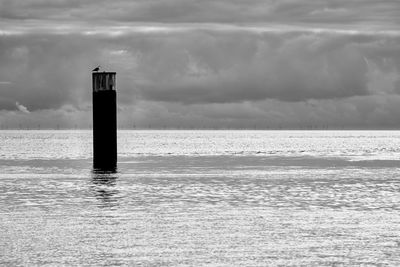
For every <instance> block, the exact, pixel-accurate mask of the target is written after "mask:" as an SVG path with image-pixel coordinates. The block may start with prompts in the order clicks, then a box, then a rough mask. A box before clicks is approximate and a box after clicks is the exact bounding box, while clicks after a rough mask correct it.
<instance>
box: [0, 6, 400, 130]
mask: <svg viewBox="0 0 400 267" xmlns="http://www.w3.org/2000/svg"><path fill="white" fill-rule="evenodd" d="M399 8H400V2H398V1H397V0H396V1H392V0H386V1H372V0H351V1H345V0H318V1H317V0H315V1H310V0H279V1H276V0H267V1H265V0H249V1H239V0H204V1H195V0H170V1H166V0H157V1H156V0H146V1H144V0H136V1H122V0H114V1H105V0H85V1H78V0H26V1H15V0H12V1H10V0H0V62H1V64H0V92H1V94H0V110H3V111H1V112H0V113H1V114H0V123H1V122H2V121H3V122H4V121H6V122H10V123H11V122H13V120H15V122H14V123H16V122H17V121H22V123H28V122H29V121H34V123H40V122H42V123H43V122H44V121H46V122H48V123H51V122H52V121H54V122H55V121H56V120H55V118H53V117H52V115H54V116H56V117H57V118H58V119H59V120H60V121H62V122H65V123H66V124H67V125H71V123H70V122H68V117H69V116H70V117H71V118H74V120H76V119H77V118H79V117H82V118H85V120H87V122H86V123H87V124H88V123H89V121H88V120H89V119H90V106H89V105H90V101H91V80H90V71H91V69H92V68H93V67H94V66H97V65H102V66H104V67H105V68H106V69H109V70H115V71H117V73H118V76H117V80H118V82H117V84H118V97H119V102H120V108H121V110H120V113H121V114H120V117H121V119H122V120H126V121H127V122H128V121H131V120H133V119H135V120H137V121H139V122H142V123H144V124H146V123H149V120H152V121H151V123H153V124H155V125H157V124H158V125H161V124H162V123H164V122H170V123H174V122H176V123H179V122H182V123H188V124H190V123H191V122H193V121H194V122H198V123H209V125H220V124H222V123H223V121H224V120H226V121H227V122H229V123H232V124H233V125H236V126H241V125H242V126H250V124H253V122H254V120H255V121H257V122H258V123H261V122H262V121H263V120H269V121H271V122H274V123H276V125H279V122H282V123H287V124H291V125H294V124H296V123H297V122H301V123H311V122H312V121H319V122H321V123H323V122H324V121H330V122H331V123H334V122H337V123H343V124H349V125H351V124H352V123H353V124H355V123H358V122H360V123H362V124H364V125H379V123H380V122H381V121H383V120H385V119H387V120H390V121H391V122H394V123H395V122H396V118H397V117H396V116H397V115H398V114H399V109H398V108H397V106H396V105H397V104H398V103H400V102H399V101H400V100H399V97H398V94H399V93H400V46H399V43H400V31H399V24H400V17H399V16H398V14H400V10H399ZM16 103H18V105H16ZM18 107H19V108H18ZM22 107H25V108H26V111H29V112H22V111H21V108H22ZM22 110H25V109H23V108H22ZM398 117H400V116H398ZM247 121H249V122H247ZM247 123H250V124H249V125H248V124H247Z"/></svg>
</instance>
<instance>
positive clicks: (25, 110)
mask: <svg viewBox="0 0 400 267" xmlns="http://www.w3.org/2000/svg"><path fill="white" fill-rule="evenodd" d="M15 106H16V107H17V109H18V110H19V111H21V112H22V113H27V114H29V113H30V111H29V110H28V109H27V108H26V107H25V106H24V105H21V104H20V103H18V102H16V103H15Z"/></svg>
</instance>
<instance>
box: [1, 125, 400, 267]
mask: <svg viewBox="0 0 400 267" xmlns="http://www.w3.org/2000/svg"><path fill="white" fill-rule="evenodd" d="M399 174H400V131H261V130H253V131H250V130H246V131H239V130H235V131H234V130H232V131H228V130H227V131H223V130H218V131H213V130H120V131H118V169H117V170H116V172H99V171H95V170H93V169H92V132H91V131H87V130H68V131H67V130H65V131H64V130H57V131H54V130H38V131H34V130H29V131H24V130H19V131H13V130H3V131H0V265H1V266H399V265H400V179H399Z"/></svg>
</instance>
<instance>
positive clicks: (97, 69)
mask: <svg viewBox="0 0 400 267" xmlns="http://www.w3.org/2000/svg"><path fill="white" fill-rule="evenodd" d="M99 70H100V65H99V66H97V67H96V68H94V69H93V70H92V71H99Z"/></svg>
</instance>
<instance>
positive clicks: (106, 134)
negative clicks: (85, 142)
mask: <svg viewBox="0 0 400 267" xmlns="http://www.w3.org/2000/svg"><path fill="white" fill-rule="evenodd" d="M92 82H93V168H94V169H95V170H105V171H113V170H115V169H116V168H117V93H116V87H115V85H116V73H115V72H93V73H92Z"/></svg>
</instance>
